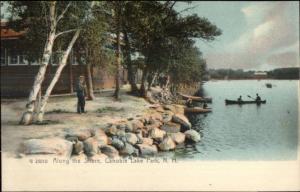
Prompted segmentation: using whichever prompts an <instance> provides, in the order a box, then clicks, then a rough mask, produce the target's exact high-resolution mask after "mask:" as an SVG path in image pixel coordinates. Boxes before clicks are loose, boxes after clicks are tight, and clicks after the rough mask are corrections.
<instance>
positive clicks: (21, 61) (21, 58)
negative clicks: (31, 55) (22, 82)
mask: <svg viewBox="0 0 300 192" xmlns="http://www.w3.org/2000/svg"><path fill="white" fill-rule="evenodd" d="M19 64H20V65H28V61H27V59H26V56H25V55H19Z"/></svg>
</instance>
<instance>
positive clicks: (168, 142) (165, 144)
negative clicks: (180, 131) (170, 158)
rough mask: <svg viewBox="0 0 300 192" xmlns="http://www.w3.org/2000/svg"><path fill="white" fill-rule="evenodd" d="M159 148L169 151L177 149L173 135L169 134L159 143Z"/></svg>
mask: <svg viewBox="0 0 300 192" xmlns="http://www.w3.org/2000/svg"><path fill="white" fill-rule="evenodd" d="M158 147H159V149H160V150H162V151H169V150H172V149H175V147H176V144H175V142H174V141H173V140H172V138H171V137H169V136H167V137H165V138H164V139H163V141H162V142H161V143H160V144H159V145H158Z"/></svg>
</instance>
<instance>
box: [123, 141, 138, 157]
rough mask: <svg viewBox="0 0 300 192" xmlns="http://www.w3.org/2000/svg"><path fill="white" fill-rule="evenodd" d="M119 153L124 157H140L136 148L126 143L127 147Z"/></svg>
mask: <svg viewBox="0 0 300 192" xmlns="http://www.w3.org/2000/svg"><path fill="white" fill-rule="evenodd" d="M119 153H120V154H121V155H123V156H129V155H133V156H138V153H139V152H138V150H137V149H136V148H134V147H133V146H132V145H131V144H129V143H125V146H124V147H123V148H122V149H121V150H120V151H119Z"/></svg>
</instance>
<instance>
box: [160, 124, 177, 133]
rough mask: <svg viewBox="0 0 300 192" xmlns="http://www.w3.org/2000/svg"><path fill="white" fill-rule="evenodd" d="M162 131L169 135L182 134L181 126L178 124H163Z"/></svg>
mask: <svg viewBox="0 0 300 192" xmlns="http://www.w3.org/2000/svg"><path fill="white" fill-rule="evenodd" d="M160 128H161V130H164V131H165V132H167V133H178V132H180V125H179V124H177V123H172V122H168V123H165V124H163V125H162V126H161V127H160Z"/></svg>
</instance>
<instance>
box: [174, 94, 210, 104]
mask: <svg viewBox="0 0 300 192" xmlns="http://www.w3.org/2000/svg"><path fill="white" fill-rule="evenodd" d="M178 94H179V95H180V96H181V97H183V99H185V100H187V99H191V100H193V101H198V102H206V103H211V102H212V98H211V97H197V96H191V95H185V94H182V93H178Z"/></svg>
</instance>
